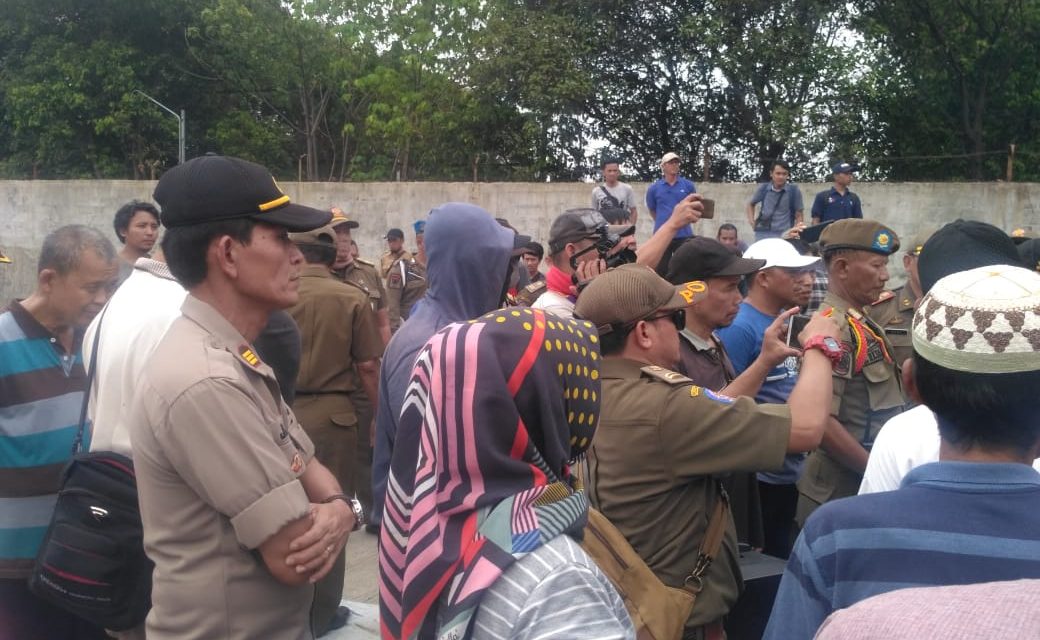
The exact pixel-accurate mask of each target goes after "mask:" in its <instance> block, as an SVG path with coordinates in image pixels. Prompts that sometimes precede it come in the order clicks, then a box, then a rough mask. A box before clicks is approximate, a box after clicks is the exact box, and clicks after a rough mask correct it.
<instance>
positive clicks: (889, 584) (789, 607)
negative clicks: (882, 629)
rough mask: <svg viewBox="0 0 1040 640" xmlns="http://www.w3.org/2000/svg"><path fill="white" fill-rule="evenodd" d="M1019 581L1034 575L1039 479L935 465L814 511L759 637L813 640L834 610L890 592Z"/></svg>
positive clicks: (1018, 470) (1016, 472)
mask: <svg viewBox="0 0 1040 640" xmlns="http://www.w3.org/2000/svg"><path fill="white" fill-rule="evenodd" d="M1024 578H1030V579H1035V578H1040V474H1038V473H1037V472H1036V470H1034V469H1033V468H1032V467H1030V466H1029V465H1025V464H1014V463H978V462H932V463H929V464H925V465H921V466H919V467H917V468H915V469H913V470H911V471H910V473H908V474H907V475H906V477H905V478H903V484H902V486H901V487H900V488H899V489H898V490H897V491H885V492H882V493H870V494H866V495H862V496H854V497H851V498H844V499H842V500H835V501H833V502H828V503H827V504H825V505H823V506H821V507H820V508H819V509H817V510H816V511H815V512H813V514H812V516H810V517H809V519H808V520H807V521H806V523H805V528H804V529H802V533H801V535H799V536H798V541H797V542H796V543H795V546H794V551H793V552H792V554H791V559H790V560H789V561H788V563H787V568H786V569H785V570H784V577H783V578H782V579H781V581H780V589H779V591H778V592H777V595H776V601H775V602H774V604H773V615H772V616H771V617H770V618H769V625H768V627H767V628H766V632H765V636H764V637H765V640H800V639H802V638H804V639H805V640H810V639H811V638H812V637H813V634H815V633H816V630H817V628H819V626H820V625H821V624H822V623H823V621H824V619H825V618H826V617H827V616H828V615H830V613H831V612H833V611H836V610H837V609H843V608H845V607H849V606H851V605H853V604H855V603H857V602H859V601H860V600H864V599H866V598H869V597H870V596H874V595H878V594H880V593H886V592H888V591H893V590H895V589H902V588H906V587H928V586H936V585H951V584H972V583H978V582H993V581H997V580H1020V579H1024ZM983 635H985V634H984V633H983Z"/></svg>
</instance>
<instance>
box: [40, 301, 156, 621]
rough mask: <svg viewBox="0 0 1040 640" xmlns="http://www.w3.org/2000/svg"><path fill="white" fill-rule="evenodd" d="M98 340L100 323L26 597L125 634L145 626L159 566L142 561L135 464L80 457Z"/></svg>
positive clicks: (101, 454)
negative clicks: (69, 456)
mask: <svg viewBox="0 0 1040 640" xmlns="http://www.w3.org/2000/svg"><path fill="white" fill-rule="evenodd" d="M102 313H104V312H102ZM101 320H104V315H102V317H101ZM100 338H101V321H99V322H98V330H97V333H96V335H95V336H94V344H93V346H92V347H91V352H90V354H91V355H90V370H89V371H88V372H87V387H86V390H85V391H84V395H83V406H82V408H81V410H80V415H79V428H78V431H77V432H76V440H75V442H74V443H73V445H72V460H71V461H69V464H68V465H67V466H66V467H65V470H64V471H63V472H62V477H61V490H60V491H59V492H58V502H57V504H56V505H55V507H54V515H53V516H52V517H51V524H50V527H48V529H47V533H46V535H45V536H44V538H43V543H42V544H41V545H40V550H39V552H38V553H37V555H36V566H35V567H33V572H32V575H31V576H30V577H29V589H30V590H31V591H32V592H33V593H34V594H36V595H37V596H38V597H40V598H42V599H43V600H46V601H47V602H50V603H52V604H54V605H55V606H57V607H60V608H61V609H64V610H65V611H68V612H69V613H71V614H73V615H75V616H78V617H80V618H82V619H84V620H87V621H89V622H92V623H94V624H96V625H99V626H102V627H104V628H106V629H109V630H112V631H125V630H127V629H132V628H134V627H136V626H138V625H139V624H141V623H142V622H144V619H145V617H146V616H147V615H148V611H149V609H151V606H152V598H151V596H152V568H153V566H154V565H153V564H152V562H151V561H150V560H149V559H148V557H147V556H146V555H145V553H144V542H143V529H142V527H141V512H140V510H139V508H138V504H137V480H136V477H135V475H134V463H133V460H131V459H130V458H128V457H126V456H124V455H120V454H118V453H114V452H111V451H96V452H92V453H91V452H81V451H80V449H81V448H82V445H83V431H84V429H85V427H86V420H87V405H88V403H89V402H90V387H91V384H92V383H93V381H94V377H95V373H96V368H97V356H98V342H99V341H100Z"/></svg>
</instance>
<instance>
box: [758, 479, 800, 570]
mask: <svg viewBox="0 0 1040 640" xmlns="http://www.w3.org/2000/svg"><path fill="white" fill-rule="evenodd" d="M758 494H759V496H760V497H761V499H762V525H763V528H764V529H765V539H766V543H765V546H764V547H763V548H762V551H763V552H764V553H765V554H766V555H770V556H774V557H776V558H783V559H784V560H786V559H787V557H788V556H789V555H791V547H793V546H794V526H795V525H794V515H795V511H796V510H797V508H798V486H797V485H794V484H770V483H768V482H762V481H759V483H758Z"/></svg>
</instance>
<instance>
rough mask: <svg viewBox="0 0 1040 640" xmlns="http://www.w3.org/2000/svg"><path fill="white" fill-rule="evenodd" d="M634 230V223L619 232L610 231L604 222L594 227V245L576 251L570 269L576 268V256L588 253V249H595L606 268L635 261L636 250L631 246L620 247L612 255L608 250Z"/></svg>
mask: <svg viewBox="0 0 1040 640" xmlns="http://www.w3.org/2000/svg"><path fill="white" fill-rule="evenodd" d="M615 228H616V227H615ZM635 232H636V226H635V225H634V224H630V225H628V226H627V227H626V228H625V229H624V230H622V231H621V232H620V233H611V232H610V226H609V225H605V224H601V225H599V226H598V227H596V229H595V232H594V233H595V234H596V235H597V236H598V237H597V238H596V243H595V244H594V245H592V246H591V247H589V248H588V249H585V250H583V251H579V252H578V253H576V254H574V255H573V256H571V269H577V268H578V258H579V257H580V256H582V255H584V254H586V253H588V252H589V251H593V250H595V251H596V253H597V254H599V258H600V260H603V261H604V262H606V263H607V268H608V269H612V268H614V267H619V266H621V265H623V264H628V263H630V262H635V261H636V252H635V251H633V250H632V249H631V248H628V247H626V248H624V249H622V250H621V251H618V252H617V253H615V254H613V255H610V252H611V251H613V250H614V248H615V247H617V246H618V244H619V243H620V242H621V239H622V238H626V237H628V236H630V235H632V234H634V233H635Z"/></svg>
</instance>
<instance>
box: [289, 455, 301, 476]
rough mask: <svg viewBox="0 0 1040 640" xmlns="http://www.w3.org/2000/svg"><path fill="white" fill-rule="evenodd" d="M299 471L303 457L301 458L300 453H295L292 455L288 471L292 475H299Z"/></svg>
mask: <svg viewBox="0 0 1040 640" xmlns="http://www.w3.org/2000/svg"><path fill="white" fill-rule="evenodd" d="M301 469H303V456H301V455H300V452H299V451H297V452H296V453H294V454H293V457H292V464H291V465H290V466H289V470H290V471H292V472H293V473H299V472H300V470H301Z"/></svg>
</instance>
